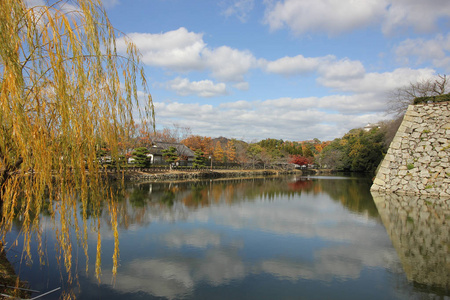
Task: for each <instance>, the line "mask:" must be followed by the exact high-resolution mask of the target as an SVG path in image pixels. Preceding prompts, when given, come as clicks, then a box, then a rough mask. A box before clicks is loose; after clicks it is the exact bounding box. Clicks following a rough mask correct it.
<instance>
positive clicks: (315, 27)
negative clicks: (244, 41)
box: [265, 0, 386, 34]
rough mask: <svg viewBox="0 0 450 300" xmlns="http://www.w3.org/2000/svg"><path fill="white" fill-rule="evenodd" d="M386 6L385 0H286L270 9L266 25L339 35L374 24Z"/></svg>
mask: <svg viewBox="0 0 450 300" xmlns="http://www.w3.org/2000/svg"><path fill="white" fill-rule="evenodd" d="M385 6H386V1H385V0H356V1H355V0H315V1H297V0H284V1H277V2H276V3H275V4H274V5H272V6H269V7H268V9H267V11H266V16H265V22H266V23H267V24H269V26H270V28H271V29H272V30H276V29H281V28H283V27H285V26H286V27H289V28H290V29H291V30H292V31H293V32H295V33H296V34H303V33H306V32H326V33H329V34H338V33H342V32H345V31H349V30H353V29H355V28H360V27H364V26H367V25H369V24H371V23H374V22H375V21H377V19H378V18H379V17H380V16H382V15H383V11H384V8H385Z"/></svg>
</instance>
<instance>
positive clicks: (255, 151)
mask: <svg viewBox="0 0 450 300" xmlns="http://www.w3.org/2000/svg"><path fill="white" fill-rule="evenodd" d="M262 151H263V148H262V147H261V146H260V145H258V144H251V145H249V146H248V147H247V157H248V158H249V160H250V162H251V163H252V165H253V168H255V163H256V162H258V161H259V160H260V156H259V155H260V154H261V152H262Z"/></svg>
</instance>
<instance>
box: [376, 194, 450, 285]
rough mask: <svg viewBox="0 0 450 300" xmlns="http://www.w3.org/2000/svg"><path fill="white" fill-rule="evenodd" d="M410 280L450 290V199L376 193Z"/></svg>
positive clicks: (379, 208)
mask: <svg viewBox="0 0 450 300" xmlns="http://www.w3.org/2000/svg"><path fill="white" fill-rule="evenodd" d="M373 198H374V201H375V204H376V206H377V208H378V212H379V214H380V216H381V219H382V221H383V223H384V226H385V227H386V230H387V232H388V234H389V236H390V238H391V240H392V243H393V245H394V247H395V249H396V250H397V253H398V256H399V258H400V260H401V261H402V265H403V268H404V270H405V273H406V275H407V277H408V279H409V280H411V281H414V282H416V283H419V284H424V285H427V286H432V287H437V288H443V289H446V290H448V289H450V199H438V198H436V199H434V198H423V197H420V196H400V195H394V194H378V193H374V194H373Z"/></svg>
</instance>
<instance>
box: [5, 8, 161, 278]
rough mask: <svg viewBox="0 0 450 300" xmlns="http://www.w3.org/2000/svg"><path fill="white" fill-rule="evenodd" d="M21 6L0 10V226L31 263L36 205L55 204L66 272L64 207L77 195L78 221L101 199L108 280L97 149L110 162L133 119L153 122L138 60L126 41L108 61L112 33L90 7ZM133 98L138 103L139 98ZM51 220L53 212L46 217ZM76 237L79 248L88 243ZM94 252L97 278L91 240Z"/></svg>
mask: <svg viewBox="0 0 450 300" xmlns="http://www.w3.org/2000/svg"><path fill="white" fill-rule="evenodd" d="M26 2H28V1H23V0H2V1H1V2H0V203H1V204H2V213H1V217H2V226H1V228H3V229H4V230H5V229H9V228H11V227H10V226H11V222H12V220H13V218H14V215H15V214H16V213H20V214H21V218H22V219H23V220H24V222H23V224H24V225H23V226H24V228H22V230H23V232H24V236H25V249H27V254H28V255H30V252H29V249H30V247H29V237H30V234H29V231H30V230H31V228H38V222H39V213H40V210H41V208H42V207H43V206H42V201H43V199H49V200H48V201H55V200H57V201H58V203H59V204H60V205H59V206H58V207H59V208H60V211H59V215H60V218H59V219H58V220H59V221H58V222H61V223H59V225H61V228H62V230H60V231H58V234H59V238H58V241H60V245H61V247H62V249H63V251H62V253H63V255H64V258H63V259H62V261H63V262H64V265H65V266H66V269H67V271H68V272H69V271H70V268H71V251H70V250H71V244H70V240H71V238H70V230H69V228H70V222H71V221H70V220H71V216H72V215H73V214H72V212H71V211H70V208H71V207H77V205H76V201H78V197H74V195H75V194H76V193H78V194H79V195H80V197H79V200H80V201H81V203H82V208H81V209H82V213H81V214H82V215H83V217H84V218H83V219H84V220H85V219H86V218H85V216H86V211H87V209H88V208H87V205H88V198H89V197H91V198H93V199H106V201H109V205H108V207H109V212H110V214H111V224H112V228H113V231H114V237H115V241H116V243H115V245H116V249H115V251H114V255H113V265H114V268H113V273H115V271H116V267H117V264H118V233H117V218H116V216H117V209H116V204H115V202H114V201H112V199H111V197H112V196H111V194H112V193H108V192H107V191H108V189H105V188H104V186H103V185H104V184H106V182H105V181H104V180H102V173H101V169H102V168H101V166H100V164H99V162H98V160H97V157H96V149H97V146H98V145H99V144H101V143H105V144H106V145H107V146H108V148H109V149H110V151H111V156H112V157H113V158H118V156H119V147H118V144H119V142H121V141H126V140H127V137H129V136H130V135H131V133H132V129H133V128H134V118H133V116H134V114H135V113H136V112H137V114H138V115H140V117H142V120H147V122H146V124H147V125H148V124H151V123H152V122H153V121H154V120H153V113H152V112H153V106H152V100H151V96H150V94H149V93H148V90H147V83H146V79H145V75H144V72H143V69H142V66H141V63H140V58H139V54H138V51H137V49H136V47H135V46H134V45H133V44H132V43H130V42H128V41H126V39H125V44H126V45H127V52H126V53H124V54H121V55H119V54H118V53H117V50H116V31H115V29H114V28H113V26H112V25H111V24H110V22H109V20H108V17H107V15H106V14H105V10H104V9H103V7H102V4H101V1H99V0H73V1H70V2H69V1H52V3H53V5H51V6H45V5H43V6H36V7H31V6H27V4H26ZM66 2H68V3H66ZM67 4H69V5H67ZM69 7H70V8H71V9H72V10H71V11H68V8H69ZM138 85H139V86H138ZM138 90H140V91H142V92H143V93H142V94H143V95H147V96H146V100H142V99H138ZM31 174H32V176H31ZM18 199H20V201H18ZM96 203H97V201H96ZM97 206H100V205H99V204H97ZM50 207H51V205H50ZM52 215H53V217H55V216H56V215H58V214H57V213H56V212H55V211H54V210H53V209H52ZM75 222H76V220H75ZM76 226H77V230H78V225H76ZM83 226H87V225H86V223H84V225H83ZM84 228H86V227H84ZM98 228H99V230H100V227H98ZM86 232H87V231H86ZM77 234H78V231H77ZM82 238H83V239H84V242H85V243H84V244H85V245H87V237H86V236H83V237H82ZM97 251H98V255H97V261H96V270H95V271H96V274H97V275H98V274H99V273H100V256H99V253H100V252H101V242H100V232H99V233H98V243H97ZM85 252H86V253H87V248H85Z"/></svg>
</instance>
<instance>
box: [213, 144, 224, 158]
mask: <svg viewBox="0 0 450 300" xmlns="http://www.w3.org/2000/svg"><path fill="white" fill-rule="evenodd" d="M224 159H225V152H224V151H223V148H222V145H221V144H220V141H217V143H216V146H215V147H214V160H215V161H217V162H223V161H224Z"/></svg>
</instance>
